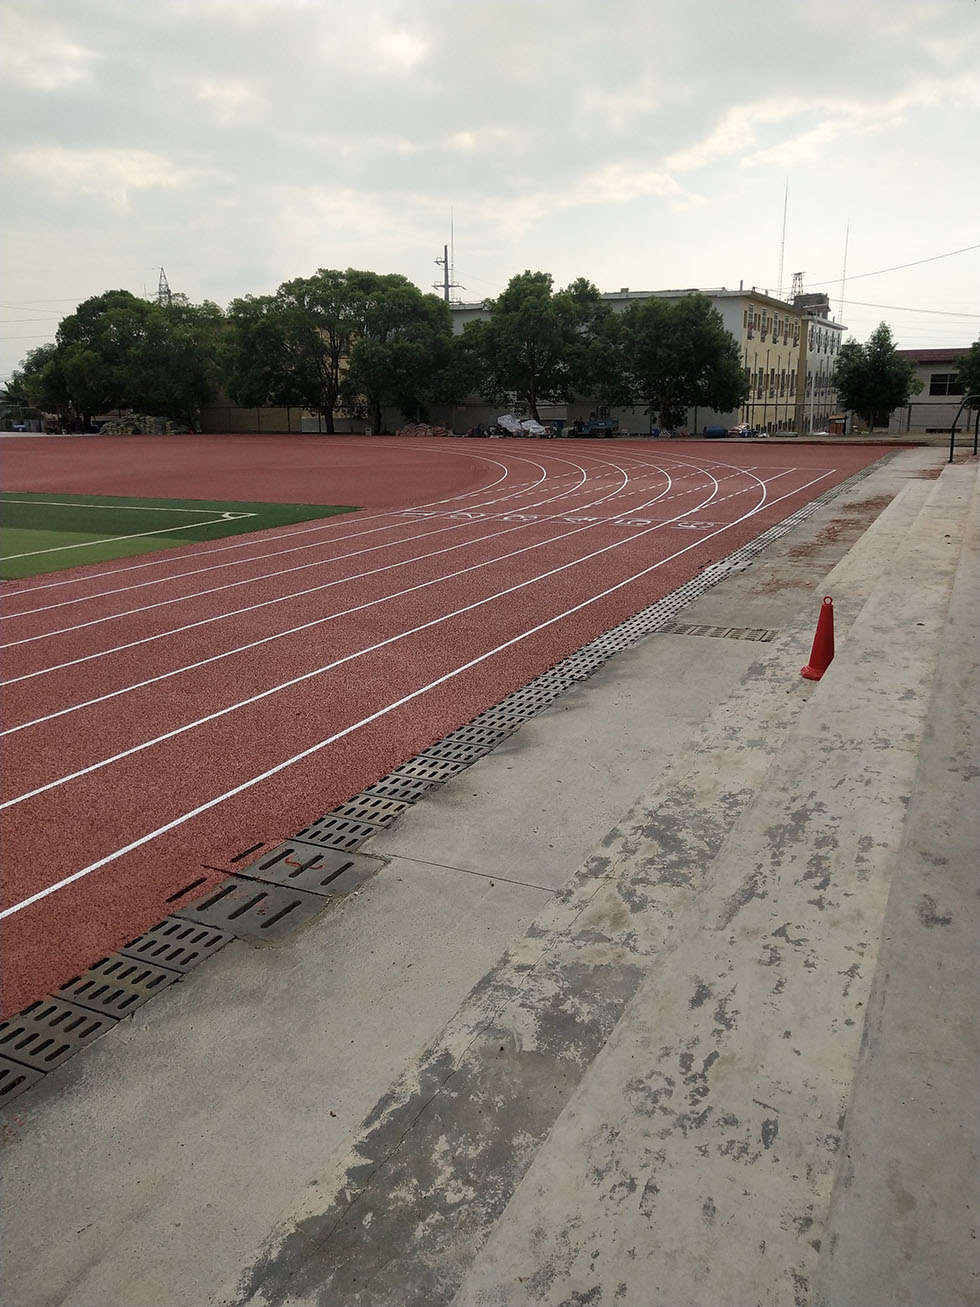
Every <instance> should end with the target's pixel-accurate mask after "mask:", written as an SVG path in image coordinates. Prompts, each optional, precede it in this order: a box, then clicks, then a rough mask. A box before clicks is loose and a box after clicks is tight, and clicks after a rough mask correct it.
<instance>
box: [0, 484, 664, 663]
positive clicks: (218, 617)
mask: <svg viewBox="0 0 980 1307" xmlns="http://www.w3.org/2000/svg"><path fill="white" fill-rule="evenodd" d="M623 475H624V476H626V475H627V474H626V473H624V474H623ZM627 480H628V477H627ZM668 483H669V478H668ZM579 484H580V485H581V483H579ZM578 488H579V486H574V487H572V488H571V489H570V490H566V491H563V492H562V493H561V494H560V495H554V496H552V497H551V498H549V499H544V500H540V501H538V503H537V504H535V505H531V507H537V506H539V505H540V504H547V503H553V502H554V501H555V500H557V499H563V498H564V497H565V496H566V495H568V494H572V493H574V491H575V490H577V489H578ZM614 493H615V492H614ZM610 497H612V496H610V495H607V496H605V497H604V498H610ZM602 502H603V499H599V500H595V501H594V504H595V503H602ZM594 504H589V505H586V507H592V506H594ZM487 517H488V519H498V520H505V521H506V520H507V517H506V515H503V514H488V515H487ZM470 525H472V523H471V522H469V521H466V522H459V523H456V524H455V525H454V526H449V527H437V528H435V529H433V530H432V531H413V532H412V533H411V534H409V535H407V536H401V537H399V539H398V540H395V541H385V542H384V543H382V544H380V545H372V546H369V547H368V548H366V549H357V550H352V551H351V552H350V553H349V554H341V555H339V556H338V557H337V558H333V559H321V560H318V561H316V562H313V563H303V564H301V565H300V566H298V567H290V568H284V569H282V570H281V571H278V572H267V573H263V574H262V575H261V576H257V577H246V578H243V579H242V580H240V581H234V582H231V583H229V584H228V585H224V586H215V587H213V588H212V589H210V590H201V591H197V592H195V593H194V594H191V595H183V596H178V597H175V598H173V599H165V600H161V601H160V602H159V603H155V604H146V605H144V606H142V607H140V608H133V609H128V610H127V611H126V612H122V613H116V614H112V617H118V618H122V617H129V616H131V615H133V614H134V613H142V612H148V611H150V610H151V609H154V608H162V607H166V606H167V605H169V604H174V603H181V602H184V601H185V600H189V599H198V598H201V597H202V596H204V595H209V594H218V593H220V592H221V591H223V590H231V589H235V588H236V587H239V586H243V585H248V584H251V583H252V582H254V581H263V580H268V579H269V578H270V577H272V578H274V577H277V576H286V575H288V574H290V573H291V572H299V571H303V570H305V569H307V568H309V567H321V566H322V567H326V566H329V565H331V564H333V563H341V562H344V561H345V560H346V559H348V558H357V557H359V556H360V555H362V554H370V553H374V552H375V551H376V550H378V549H388V548H394V547H395V546H396V545H401V544H408V545H411V544H413V543H414V542H415V541H416V540H422V539H425V538H426V537H428V536H434V535H444V534H445V533H446V532H447V531H458V530H462V528H463V527H464V526H470ZM532 525H534V524H533V523H531V522H523V523H520V524H519V525H518V526H516V527H508V528H506V529H505V530H503V531H496V532H492V533H490V534H489V535H486V536H476V537H474V538H471V539H470V540H465V541H462V542H461V543H460V544H458V545H452V546H449V547H448V548H446V549H441V550H434V551H432V552H431V553H429V554H421V555H414V556H412V557H410V558H407V559H400V560H398V561H396V562H394V563H386V564H384V565H383V566H382V567H378V568H372V569H371V570H369V571H367V572H358V573H352V574H348V575H346V576H342V577H339V578H337V579H335V580H333V581H326V582H323V583H322V584H321V585H315V586H308V587H307V588H306V589H304V590H292V591H290V592H289V594H285V595H277V596H276V597H275V598H274V599H264V600H261V601H260V602H258V603H255V604H246V605H244V606H243V607H241V608H234V609H230V610H229V611H227V612H225V613H216V614H213V615H212V616H210V617H203V618H200V619H199V620H198V621H195V622H189V623H186V624H185V625H183V626H177V627H171V628H170V629H169V630H167V631H160V632H158V633H157V634H155V635H148V636H143V637H141V638H140V639H138V640H132V641H129V642H127V643H126V644H121V645H114V646H112V647H111V648H109V649H102V650H98V651H96V652H95V653H90V654H84V655H82V656H80V657H78V658H73V659H70V660H69V661H67V662H63V663H55V664H53V665H52V666H50V667H41V668H37V669H36V670H35V671H33V672H25V673H23V674H22V675H20V676H13V677H9V678H7V679H6V680H4V681H0V686H3V685H15V684H17V683H18V682H20V681H27V680H31V679H32V678H33V677H35V676H44V675H46V674H47V673H49V672H55V671H60V670H62V669H63V668H65V667H74V666H76V665H77V664H78V663H84V662H91V661H92V660H93V659H95V658H104V657H107V656H108V655H110V654H114V653H119V652H121V651H122V650H125V649H132V648H135V647H136V646H137V645H141V644H149V643H151V642H152V641H155V640H162V639H165V638H166V637H167V636H171V635H179V634H181V633H182V632H184V631H189V630H193V629H194V628H195V627H198V626H206V625H208V624H209V623H210V622H218V621H222V620H224V619H225V618H228V617H237V616H240V615H241V614H242V613H248V612H253V611H255V610H257V609H259V608H267V607H269V606H270V605H272V604H279V603H287V602H288V601H289V600H290V599H296V598H301V597H303V596H306V595H310V594H315V593H317V592H319V591H321V590H329V589H330V588H331V587H332V586H335V585H343V584H345V583H346V582H349V581H355V580H359V579H361V578H363V577H365V576H373V575H376V574H377V573H380V572H386V571H391V570H393V569H394V568H396V567H403V566H406V565H407V564H411V563H413V562H419V561H421V560H422V559H424V558H430V557H434V556H435V555H436V554H440V553H449V552H451V550H452V549H463V548H465V547H466V546H467V545H470V544H478V543H479V542H480V541H481V540H488V539H492V538H493V537H494V536H499V535H508V534H510V533H511V532H512V531H517V530H522V529H526V528H527V527H528V526H532ZM112 617H104V618H97V619H95V620H94V621H91V622H80V623H79V624H78V625H77V626H73V627H66V628H63V629H62V630H60V631H50V632H47V635H36V636H30V637H28V638H27V639H25V640H13V641H10V642H9V643H8V644H6V645H0V649H9V648H14V647H15V646H17V645H22V644H30V643H34V642H36V641H38V640H42V639H45V638H47V636H49V635H50V636H55V635H63V634H66V633H67V632H69V631H78V630H83V629H85V628H86V627H88V626H97V625H99V624H100V623H101V622H105V621H109V620H112Z"/></svg>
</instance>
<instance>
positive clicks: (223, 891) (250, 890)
mask: <svg viewBox="0 0 980 1307" xmlns="http://www.w3.org/2000/svg"><path fill="white" fill-rule="evenodd" d="M325 907H326V903H325V902H324V899H323V897H322V896H321V895H319V894H308V893H306V892H305V891H304V890H301V889H285V888H283V887H282V886H281V885H271V884H266V883H265V882H264V881H255V880H244V879H242V880H239V879H238V878H237V877H232V878H231V879H230V880H226V881H225V882H224V884H223V885H219V886H218V888H217V889H216V890H214V891H213V892H212V893H211V894H209V895H207V897H206V898H203V899H199V900H198V902H197V903H192V904H191V906H190V907H189V908H183V909H182V910H181V911H180V912H179V913H178V914H177V915H178V916H179V917H182V918H184V919H185V920H188V921H198V922H200V923H201V924H202V925H204V926H215V927H217V928H218V929H219V930H227V931H230V932H231V933H232V934H233V935H239V936H241V937H242V938H243V939H256V940H263V941H264V940H275V939H282V937H283V936H284V935H289V934H291V933H292V932H293V931H294V930H295V929H296V928H297V926H301V925H302V924H303V922H305V921H309V920H310V919H311V918H312V917H315V916H316V915H317V914H318V913H320V912H322V911H323V909H324V908H325Z"/></svg>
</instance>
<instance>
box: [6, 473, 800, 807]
mask: <svg viewBox="0 0 980 1307" xmlns="http://www.w3.org/2000/svg"><path fill="white" fill-rule="evenodd" d="M624 475H625V474H624ZM662 475H664V476H666V478H667V485H666V486H665V487H664V490H663V491H662V493H661V494H659V495H657V496H655V498H654V499H652V500H649V501H648V503H650V504H655V503H657V502H658V500H660V499H663V498H665V496H666V495H668V494H669V492H670V488H671V484H672V482H671V478H670V475H669V473H662ZM709 475H710V474H709ZM781 475H785V474H781ZM712 479H713V478H712ZM715 485H716V489H717V485H718V483H717V481H716V482H715ZM564 493H565V494H570V493H571V491H565V492H564ZM617 493H618V492H617V491H613V492H612V493H611V494H609V495H606V496H604V497H602V498H600V499H597V500H595V501H593V502H594V503H595V504H601V503H604V502H605V500H606V499H612V498H615V496H616V494H617ZM729 497H730V496H729ZM555 498H558V499H560V498H562V496H561V495H558V496H555ZM542 502H543V503H547V502H548V501H547V500H543V501H542ZM715 502H720V501H715ZM586 507H592V505H586ZM633 511H635V510H632V509H630V510H627V512H633ZM620 516H626V513H623V514H620ZM681 516H686V514H682V515H681ZM615 520H616V519H615V518H607V519H603V520H602V521H600V522H592V523H589V524H588V525H587V526H585V527H581V528H579V530H576V531H563V532H561V533H559V534H558V535H556V536H552V537H550V538H549V539H548V540H537V541H534V542H533V543H532V544H530V545H525V546H524V547H522V548H521V549H515V550H512V551H511V552H510V553H509V554H502V555H497V556H496V557H494V558H485V559H481V561H480V562H478V563H473V564H471V565H470V566H469V567H463V568H459V569H457V570H456V571H455V572H446V573H443V575H441V576H436V577H432V578H430V579H429V580H428V581H424V582H421V583H419V584H418V585H414V586H409V587H407V588H406V589H404V590H398V591H395V592H394V593H393V594H388V595H381V596H379V597H378V598H377V599H372V600H369V601H368V602H366V603H363V604H358V605H357V606H356V607H354V608H347V609H344V610H342V611H340V612H336V613H328V614H327V615H326V616H324V617H317V618H314V619H313V620H312V621H309V622H303V623H301V624H300V625H299V626H294V627H290V628H289V629H288V630H285V631H275V632H273V634H271V635H266V636H263V637H262V638H261V639H259V640H252V641H250V642H249V643H248V644H243V645H238V646H237V647H236V648H234V649H225V650H222V652H221V653H216V654H212V655H211V656H210V657H209V658H202V659H201V660H200V661H198V662H196V663H188V664H187V665H186V666H184V667H175V668H172V669H171V670H170V671H167V672H161V673H160V675H158V676H151V677H149V678H148V679H147V680H145V681H138V682H136V683H135V684H133V685H127V686H123V687H122V688H120V689H118V690H112V691H110V692H108V693H107V694H103V695H99V696H98V697H97V698H94V699H87V700H85V702H84V703H79V704H74V705H72V706H70V707H68V708H61V709H59V710H58V711H57V712H52V713H47V714H46V715H45V716H43V717H37V718H34V719H33V720H32V721H27V722H22V723H20V725H18V726H10V727H8V728H7V729H6V730H3V731H0V738H2V737H3V736H5V735H15V734H16V733H17V732H18V731H23V730H27V729H28V728H29V727H31V726H40V725H42V724H43V723H44V722H48V721H52V720H53V719H54V718H56V717H64V716H66V715H67V714H69V713H73V712H78V711H79V710H80V709H82V708H90V707H92V706H93V705H94V704H97V703H104V702H105V701H106V700H108V699H115V698H118V696H119V695H122V694H128V693H129V692H130V691H131V690H140V689H143V688H144V687H145V686H147V685H153V684H155V683H156V682H158V681H165V680H168V679H169V678H170V677H171V676H178V675H180V674H181V673H182V672H189V671H195V670H196V669H197V668H199V667H206V666H207V665H208V664H209V663H214V662H218V661H220V659H222V658H229V657H231V656H232V655H233V654H238V653H245V652H246V651H247V650H249V649H255V648H257V647H258V646H259V645H263V644H268V643H270V642H271V641H272V640H279V639H282V638H284V637H286V636H290V635H296V634H297V633H298V632H300V631H306V630H309V629H310V628H311V627H314V626H322V625H324V624H325V623H326V622H332V621H335V620H336V619H337V618H340V617H348V616H350V614H351V613H357V612H361V611H363V610H364V609H365V608H373V607H375V606H376V605H377V604H381V603H387V602H388V601H389V600H392V599H399V598H401V597H403V596H404V595H407V594H412V593H414V592H416V591H418V590H425V589H427V588H428V587H429V586H431V585H437V584H439V583H440V582H442V581H450V580H454V579H455V578H456V577H458V576H464V575H465V574H466V573H468V572H474V571H477V570H478V569H479V568H481V567H491V566H493V564H494V563H499V562H503V561H504V560H505V559H507V558H514V557H516V556H517V555H518V554H525V553H528V552H530V551H531V550H533V549H541V548H543V547H544V546H545V545H549V544H553V543H554V542H555V541H556V540H564V539H566V538H567V537H568V536H571V535H578V534H579V531H584V530H588V529H590V528H594V527H596V526H602V525H605V524H606V522H610V521H615ZM677 520H678V519H677V518H673V519H669V518H668V519H664V521H663V522H661V523H658V524H657V525H667V524H669V523H670V522H671V521H677ZM526 525H528V524H526V523H521V524H519V525H518V526H515V527H507V528H506V529H505V530H503V531H493V532H491V533H489V534H488V535H484V536H477V537H475V538H474V539H471V540H464V541H461V542H460V543H459V544H455V545H449V546H447V547H446V548H445V549H434V550H432V551H431V552H430V553H428V554H416V555H414V556H413V557H412V558H407V559H403V560H401V561H400V562H398V563H386V564H385V565H384V566H383V567H376V568H372V569H371V570H370V571H367V572H361V573H358V574H355V575H353V576H345V577H341V578H339V579H338V580H336V581H328V582H327V583H326V584H325V585H322V586H315V587H314V591H320V590H327V589H330V587H331V586H335V585H344V584H346V583H347V582H350V581H357V580H362V579H363V578H364V577H367V576H374V575H377V574H378V573H379V572H391V571H394V570H395V568H396V567H406V566H408V565H410V564H412V563H418V562H421V561H423V560H424V559H427V558H436V557H438V556H439V555H440V554H448V553H452V552H453V551H454V550H457V549H465V548H467V547H468V546H470V545H476V544H480V543H482V542H483V541H484V540H494V539H496V538H498V537H499V536H504V535H512V534H513V533H514V532H515V531H520V530H523V529H524V527H525V526H526ZM438 534H440V533H439V532H429V531H426V532H422V533H421V536H425V535H438ZM421 536H416V537H413V538H414V539H419V538H421ZM301 593H303V592H301ZM306 593H310V592H306ZM292 597H293V596H281V597H279V598H277V599H270V600H267V601H266V604H273V603H281V602H283V601H284V599H288V598H292ZM264 606H265V605H253V606H252V607H264ZM243 611H245V612H250V611H252V608H248V609H245V610H243ZM228 615H229V616H231V615H233V614H228ZM215 620H217V619H216V618H213V617H209V618H203V619H202V620H201V622H193V623H191V624H190V625H189V626H188V627H183V628H180V629H181V630H189V629H191V628H192V627H194V626H198V625H204V624H206V623H208V622H212V621H215ZM148 638H151V639H152V638H157V637H148ZM93 656H94V655H93ZM40 674H41V673H40V672H32V673H30V674H29V675H31V676H37V675H40ZM25 679H27V677H20V678H14V680H25ZM0 684H7V685H9V684H13V681H7V682H0ZM0 807H2V805H0Z"/></svg>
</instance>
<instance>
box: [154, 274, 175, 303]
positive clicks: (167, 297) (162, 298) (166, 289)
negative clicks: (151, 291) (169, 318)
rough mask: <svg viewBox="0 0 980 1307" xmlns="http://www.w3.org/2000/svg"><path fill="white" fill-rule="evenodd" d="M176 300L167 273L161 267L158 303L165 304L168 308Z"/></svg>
mask: <svg viewBox="0 0 980 1307" xmlns="http://www.w3.org/2000/svg"><path fill="white" fill-rule="evenodd" d="M173 302H174V297H173V295H172V294H171V291H170V283H169V282H168V281H167V274H166V273H165V272H164V270H163V269H162V268H161V269H160V281H159V284H158V286H157V303H158V304H163V305H165V306H166V307H167V308H168V309H169V308H170V306H171V305H172V304H173Z"/></svg>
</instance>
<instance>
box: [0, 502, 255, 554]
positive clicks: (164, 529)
mask: <svg viewBox="0 0 980 1307" xmlns="http://www.w3.org/2000/svg"><path fill="white" fill-rule="evenodd" d="M254 516H255V514H254V513H239V514H238V516H237V517H235V518H232V517H231V516H230V515H229V514H228V513H223V514H222V515H221V517H210V518H206V519H205V520H204V521H203V522H186V523H185V524H184V525H183V526H161V527H160V528H159V529H158V530H156V531H133V532H132V533H131V534H130V535H125V536H105V537H99V538H98V539H96V540H81V541H79V542H78V543H76V544H73V545H53V546H52V547H51V548H50V549H27V550H25V551H24V553H22V554H0V562H2V563H7V562H10V560H11V559H13V558H35V557H37V556H38V555H39V554H60V553H63V552H64V551H65V550H66V549H91V548H92V546H93V545H111V544H114V543H115V542H116V541H117V540H140V539H142V538H143V537H145V536H161V535H171V534H172V533H173V532H174V531H190V530H192V529H193V528H194V527H195V526H214V524H215V523H216V522H228V521H231V520H234V521H237V520H238V518H239V517H254Z"/></svg>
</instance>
